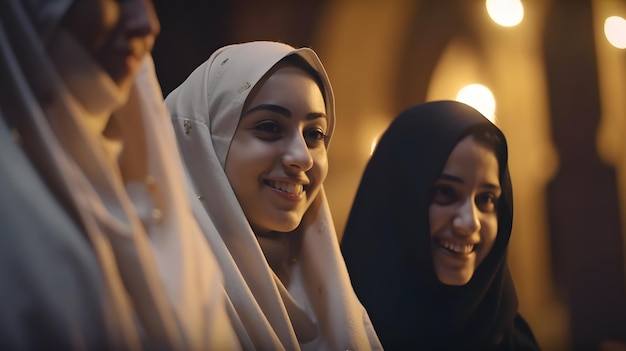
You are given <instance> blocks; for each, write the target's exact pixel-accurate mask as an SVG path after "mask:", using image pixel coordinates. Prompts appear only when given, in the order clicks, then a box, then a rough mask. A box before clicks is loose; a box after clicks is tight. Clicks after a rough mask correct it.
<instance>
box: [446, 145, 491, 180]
mask: <svg viewBox="0 0 626 351" xmlns="http://www.w3.org/2000/svg"><path fill="white" fill-rule="evenodd" d="M443 173H445V174H450V175H455V176H459V177H461V178H467V179H468V180H469V179H475V180H477V181H478V180H480V181H481V182H489V183H491V184H499V183H500V181H499V165H498V159H497V157H496V154H495V152H494V151H493V149H492V148H490V147H489V146H487V145H485V144H484V143H481V142H478V141H476V139H475V138H474V137H473V136H471V135H469V136H466V137H465V138H463V139H461V141H460V142H459V143H458V144H457V145H456V146H455V147H454V149H453V150H452V152H451V153H450V155H449V156H448V160H447V161H446V164H445V167H444V169H443Z"/></svg>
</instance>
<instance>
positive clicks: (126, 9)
mask: <svg viewBox="0 0 626 351" xmlns="http://www.w3.org/2000/svg"><path fill="white" fill-rule="evenodd" d="M120 6H122V9H121V10H122V18H123V19H124V26H125V28H126V35H127V36H128V37H153V38H156V36H158V35H159V32H160V31H161V24H160V23H159V18H158V17H157V14H156V10H155V9H154V5H153V4H152V1H150V0H132V1H122V2H120Z"/></svg>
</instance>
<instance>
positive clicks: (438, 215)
mask: <svg viewBox="0 0 626 351" xmlns="http://www.w3.org/2000/svg"><path fill="white" fill-rule="evenodd" d="M448 217H449V215H448V214H447V212H446V210H445V208H443V207H441V206H437V205H430V209H429V210H428V224H429V226H430V235H431V236H434V235H435V234H436V233H437V232H439V231H440V230H441V229H442V227H445V225H446V222H447V218H448Z"/></svg>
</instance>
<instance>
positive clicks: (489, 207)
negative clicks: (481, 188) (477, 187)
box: [475, 192, 499, 212]
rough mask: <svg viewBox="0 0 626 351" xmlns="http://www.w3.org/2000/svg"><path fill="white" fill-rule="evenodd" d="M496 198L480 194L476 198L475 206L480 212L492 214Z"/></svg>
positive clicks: (493, 195) (489, 193)
mask: <svg viewBox="0 0 626 351" xmlns="http://www.w3.org/2000/svg"><path fill="white" fill-rule="evenodd" d="M498 200H499V198H498V196H496V194H494V193H491V192H488V193H481V194H479V195H478V196H476V200H475V202H476V206H477V207H478V209H479V210H480V211H482V212H494V211H495V210H496V205H497V203H498Z"/></svg>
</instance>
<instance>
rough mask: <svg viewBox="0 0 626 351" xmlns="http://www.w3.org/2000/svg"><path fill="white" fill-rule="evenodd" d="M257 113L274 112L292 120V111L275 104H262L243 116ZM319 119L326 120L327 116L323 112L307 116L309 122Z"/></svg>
mask: <svg viewBox="0 0 626 351" xmlns="http://www.w3.org/2000/svg"><path fill="white" fill-rule="evenodd" d="M256 111H270V112H274V113H277V114H279V115H282V116H285V117H287V118H291V111H289V110H288V109H286V108H285V107H283V106H280V105H274V104H260V105H257V106H254V107H253V108H251V109H249V110H248V111H246V112H245V113H244V114H243V115H244V116H246V115H248V114H250V113H253V112H256ZM317 118H326V114H325V113H322V112H311V113H309V114H307V115H306V119H307V120H309V121H310V120H314V119H317Z"/></svg>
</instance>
